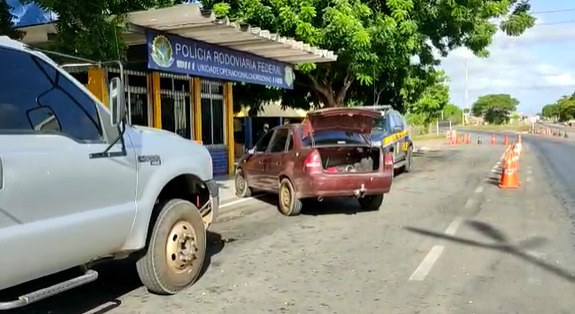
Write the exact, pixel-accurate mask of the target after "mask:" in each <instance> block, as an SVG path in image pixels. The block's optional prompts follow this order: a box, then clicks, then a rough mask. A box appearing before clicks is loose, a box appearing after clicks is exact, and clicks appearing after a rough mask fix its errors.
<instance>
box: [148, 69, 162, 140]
mask: <svg viewBox="0 0 575 314" xmlns="http://www.w3.org/2000/svg"><path fill="white" fill-rule="evenodd" d="M150 80H151V83H152V84H151V85H152V108H153V109H152V112H153V117H154V119H152V123H153V125H152V126H153V127H154V128H157V129H161V128H162V98H161V95H160V73H158V72H152V73H151V74H150Z"/></svg>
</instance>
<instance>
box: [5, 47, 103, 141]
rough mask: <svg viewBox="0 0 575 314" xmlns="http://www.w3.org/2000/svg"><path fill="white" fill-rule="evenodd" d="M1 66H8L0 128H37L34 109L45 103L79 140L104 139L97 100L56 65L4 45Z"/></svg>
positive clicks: (66, 129)
mask: <svg viewBox="0 0 575 314" xmlns="http://www.w3.org/2000/svg"><path fill="white" fill-rule="evenodd" d="M0 66H2V67H3V69H7V70H6V71H2V73H1V74H0V91H1V92H0V130H26V131H30V132H33V131H34V127H36V126H32V123H33V122H32V121H31V120H30V119H31V117H30V116H29V113H30V112H32V111H31V110H30V109H34V108H38V107H39V106H43V107H48V108H50V110H51V111H52V112H53V113H54V114H55V116H56V118H57V120H58V121H59V124H60V129H61V132H62V133H64V134H66V135H69V136H70V137H72V138H74V139H76V140H79V141H87V142H92V141H101V140H102V133H101V131H100V124H99V119H98V114H97V113H96V105H95V103H94V102H93V101H91V100H90V101H89V102H88V101H87V100H86V98H88V99H89V97H87V96H86V95H83V96H84V97H86V98H84V97H82V96H81V95H79V94H82V93H81V91H80V90H79V89H78V88H77V87H75V86H73V84H72V83H71V82H70V81H69V80H68V79H67V78H65V77H64V76H63V75H61V74H60V73H59V72H58V71H56V70H55V69H54V68H53V67H51V66H50V65H48V64H46V63H45V62H44V61H42V60H40V59H37V58H36V57H34V56H31V55H29V54H27V53H24V52H20V51H14V50H10V49H6V48H0ZM71 85H72V86H71ZM74 87H75V88H74ZM12 118H13V120H12V121H11V120H10V119H12ZM34 122H35V121H34ZM36 132H42V130H41V129H40V130H39V129H37V128H36Z"/></svg>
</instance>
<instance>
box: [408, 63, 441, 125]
mask: <svg viewBox="0 0 575 314" xmlns="http://www.w3.org/2000/svg"><path fill="white" fill-rule="evenodd" d="M432 73H433V75H432V76H430V78H431V82H429V81H428V82H427V84H425V83H421V82H419V81H418V80H412V82H411V84H412V86H411V87H412V88H411V89H413V84H415V85H418V86H425V89H424V90H423V91H421V93H420V94H419V97H418V98H417V100H416V101H415V102H413V103H409V101H410V100H413V99H410V98H409V92H406V93H405V100H406V102H407V103H408V111H409V112H412V113H416V114H422V115H423V116H424V124H429V123H431V122H432V121H434V120H436V119H437V118H439V116H440V115H441V111H442V110H443V108H444V107H445V106H447V105H448V104H449V86H447V84H446V82H447V76H446V75H445V73H444V72H443V71H437V72H432Z"/></svg>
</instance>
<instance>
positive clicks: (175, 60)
mask: <svg viewBox="0 0 575 314" xmlns="http://www.w3.org/2000/svg"><path fill="white" fill-rule="evenodd" d="M127 23H128V25H127V29H128V32H127V33H126V35H125V39H124V40H125V42H126V43H127V45H128V50H127V62H126V63H125V64H124V67H125V70H124V75H125V78H124V79H125V82H126V86H125V92H126V99H127V103H128V110H129V120H130V123H131V124H134V125H142V126H149V127H154V128H161V129H164V130H168V131H171V132H174V133H177V134H179V135H180V136H182V137H184V138H188V139H190V140H195V141H198V142H201V143H203V144H204V145H206V147H207V148H208V150H209V151H210V153H211V154H212V159H213V166H214V175H215V176H222V175H227V174H231V173H232V172H233V170H234V146H235V145H234V144H235V143H234V141H235V140H234V120H233V116H234V112H233V86H234V84H235V83H236V82H243V83H249V84H259V85H266V86H273V87H279V88H284V89H292V88H293V84H294V82H293V80H294V74H293V66H294V65H295V64H298V63H303V62H316V63H321V62H332V61H335V60H336V58H337V56H335V55H334V53H333V52H331V51H326V50H322V49H318V48H315V47H311V46H310V45H308V44H305V43H303V42H300V41H295V40H293V39H289V38H286V37H281V36H279V35H277V34H273V33H270V32H269V31H266V30H262V29H260V28H258V27H253V26H240V25H237V24H235V23H231V22H229V21H228V20H227V19H216V18H215V17H214V15H213V14H212V13H211V12H204V11H202V10H201V8H200V7H199V6H198V5H197V4H181V5H177V6H173V7H169V8H162V9H155V10H147V11H138V12H131V13H128V14H127ZM19 30H22V31H24V32H25V36H24V38H23V39H22V41H23V42H25V43H27V44H30V45H39V46H42V45H44V44H46V43H48V42H49V41H50V40H51V38H52V37H53V35H54V34H55V33H56V32H57V31H56V26H55V24H54V23H47V24H41V25H31V26H26V27H21V28H19ZM67 70H69V71H70V72H72V73H73V75H74V76H75V77H76V78H78V79H79V80H80V81H81V82H83V83H84V84H86V85H87V87H88V89H90V91H91V92H92V93H93V94H94V95H96V96H97V97H98V98H99V99H100V100H102V102H103V103H104V104H107V86H108V81H109V80H110V79H111V78H113V77H116V76H119V69H116V68H105V69H98V68H91V69H86V68H67Z"/></svg>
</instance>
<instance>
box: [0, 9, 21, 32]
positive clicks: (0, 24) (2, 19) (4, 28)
mask: <svg viewBox="0 0 575 314" xmlns="http://www.w3.org/2000/svg"><path fill="white" fill-rule="evenodd" d="M10 9H11V8H10V6H9V5H8V3H7V2H6V0H0V36H8V37H10V38H12V39H19V38H21V37H22V33H21V32H19V31H17V30H15V29H14V24H13V23H12V19H13V18H14V16H13V15H12V13H10Z"/></svg>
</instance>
